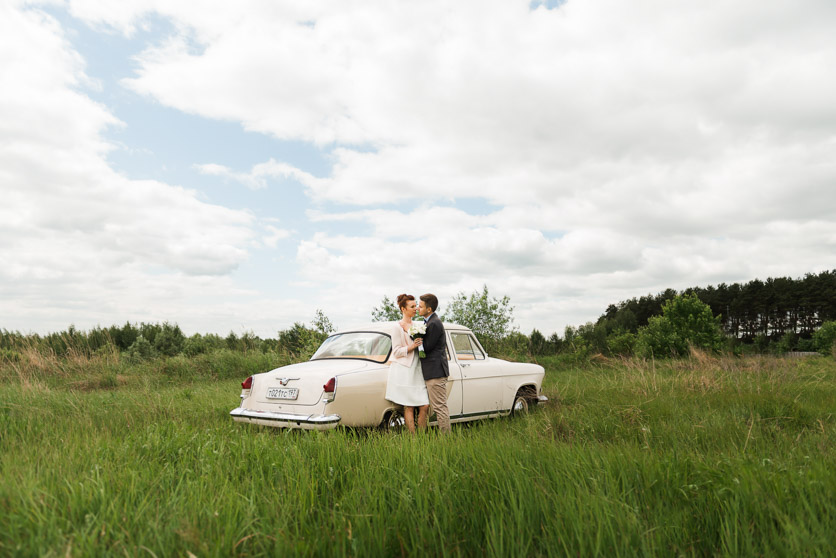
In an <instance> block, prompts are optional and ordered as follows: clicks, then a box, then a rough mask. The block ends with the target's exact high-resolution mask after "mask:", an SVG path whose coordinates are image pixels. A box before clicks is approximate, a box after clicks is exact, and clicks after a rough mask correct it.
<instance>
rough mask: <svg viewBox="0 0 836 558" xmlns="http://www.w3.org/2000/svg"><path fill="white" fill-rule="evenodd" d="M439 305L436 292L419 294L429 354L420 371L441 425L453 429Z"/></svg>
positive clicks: (447, 368) (425, 345)
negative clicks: (438, 312) (448, 401)
mask: <svg viewBox="0 0 836 558" xmlns="http://www.w3.org/2000/svg"><path fill="white" fill-rule="evenodd" d="M437 309H438V298H436V296H435V295H434V294H425V295H421V296H420V300H419V302H418V313H419V314H420V315H421V316H423V318H424V323H425V324H427V332H426V333H425V334H424V353H425V354H426V355H427V356H426V357H425V358H422V359H421V373H422V374H423V375H424V383H426V384H427V394H428V395H429V397H430V405H432V408H433V411H435V417H436V419H437V420H438V428H439V429H440V430H441V431H442V432H445V433H446V432H450V411H449V410H448V409H447V377H448V376H449V375H450V370H449V367H448V366H447V352H446V350H445V349H446V347H447V341H446V340H445V337H444V325H443V324H442V323H441V318H439V317H438V315H437V314H436V313H435V311H436V310H437Z"/></svg>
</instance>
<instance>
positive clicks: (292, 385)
mask: <svg viewBox="0 0 836 558" xmlns="http://www.w3.org/2000/svg"><path fill="white" fill-rule="evenodd" d="M370 366H375V367H379V366H380V364H378V363H372V362H366V361H363V360H357V359H323V360H312V361H308V362H302V363H299V364H293V365H290V366H283V367H281V368H277V369H275V370H271V371H270V372H265V373H263V374H257V375H255V376H253V387H252V393H251V396H250V398H249V400H248V401H247V402H246V404H245V405H246V407H247V408H250V409H254V410H260V411H274V412H281V413H294V414H299V413H302V414H308V413H314V412H317V409H315V408H314V407H316V406H317V405H318V404H319V403H321V401H322V395H323V391H324V390H323V386H324V385H325V383H326V382H328V380H330V379H331V378H333V377H337V376H339V375H340V374H346V373H349V372H356V371H360V370H364V369H366V368H368V367H370ZM339 385H340V384H339V378H338V379H337V393H339ZM294 389H295V390H298V391H296V392H293V391H292V390H294ZM294 396H295V397H294Z"/></svg>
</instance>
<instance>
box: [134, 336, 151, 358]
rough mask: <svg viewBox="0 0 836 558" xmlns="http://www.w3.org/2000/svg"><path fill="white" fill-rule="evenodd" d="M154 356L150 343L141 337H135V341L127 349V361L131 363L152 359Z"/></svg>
mask: <svg viewBox="0 0 836 558" xmlns="http://www.w3.org/2000/svg"><path fill="white" fill-rule="evenodd" d="M154 356H155V351H154V347H152V346H151V342H150V341H148V340H147V339H146V338H145V337H143V336H142V335H140V336H139V337H137V338H136V341H134V342H133V343H132V344H131V346H130V347H128V359H129V360H131V361H133V362H141V361H143V360H148V359H150V358H154Z"/></svg>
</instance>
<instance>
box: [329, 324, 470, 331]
mask: <svg viewBox="0 0 836 558" xmlns="http://www.w3.org/2000/svg"><path fill="white" fill-rule="evenodd" d="M397 323H398V322H396V321H394V322H371V323H367V324H358V325H355V326H352V327H349V328H342V329H339V330H337V331H336V332H335V333H350V332H352V331H378V332H380V333H389V331H391V329H392V327H393V326H395V325H396V324H397ZM444 329H455V330H457V331H470V328H468V327H465V326H463V325H459V324H454V323H450V322H444Z"/></svg>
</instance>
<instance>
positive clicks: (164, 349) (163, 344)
mask: <svg viewBox="0 0 836 558" xmlns="http://www.w3.org/2000/svg"><path fill="white" fill-rule="evenodd" d="M185 341H186V336H185V335H183V332H182V331H181V330H180V326H178V325H176V324H175V325H171V324H169V323H168V322H165V323H164V324H163V325H162V327H161V328H160V331H159V332H157V336H156V339H154V349H156V351H157V352H158V353H160V354H161V355H165V356H175V355H178V354H180V352H182V350H183V344H184V343H185Z"/></svg>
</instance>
